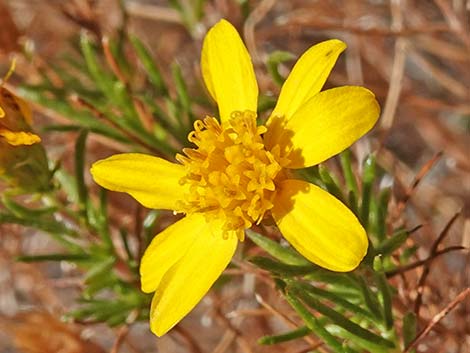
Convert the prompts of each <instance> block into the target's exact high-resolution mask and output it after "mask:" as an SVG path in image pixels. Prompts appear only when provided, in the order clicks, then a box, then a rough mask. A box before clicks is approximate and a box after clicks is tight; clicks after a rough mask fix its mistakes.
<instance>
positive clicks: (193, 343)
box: [174, 325, 202, 353]
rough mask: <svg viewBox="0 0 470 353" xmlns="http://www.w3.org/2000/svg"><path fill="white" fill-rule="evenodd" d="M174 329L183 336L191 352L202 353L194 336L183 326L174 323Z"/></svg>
mask: <svg viewBox="0 0 470 353" xmlns="http://www.w3.org/2000/svg"><path fill="white" fill-rule="evenodd" d="M174 330H175V331H176V332H177V333H178V334H179V335H180V336H181V337H182V338H183V340H184V341H185V342H186V345H187V346H188V348H189V349H190V351H191V352H192V353H202V350H201V348H200V347H199V345H198V344H197V342H196V340H195V339H194V337H193V336H192V335H191V334H190V333H189V332H188V331H186V330H185V329H184V328H183V327H181V325H176V326H175V328H174Z"/></svg>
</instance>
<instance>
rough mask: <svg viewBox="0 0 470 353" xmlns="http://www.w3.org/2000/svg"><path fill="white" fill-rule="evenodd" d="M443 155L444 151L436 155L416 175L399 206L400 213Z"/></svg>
mask: <svg viewBox="0 0 470 353" xmlns="http://www.w3.org/2000/svg"><path fill="white" fill-rule="evenodd" d="M442 155H443V152H442V151H439V152H437V153H436V154H435V155H434V157H432V158H431V159H430V160H429V161H428V162H426V163H425V164H424V166H423V167H422V168H421V169H420V170H419V172H418V174H416V176H415V178H414V180H413V182H412V183H411V185H410V186H409V187H408V189H407V190H406V191H405V196H404V198H403V200H401V201H400V202H399V203H398V205H397V211H398V213H401V211H403V209H404V208H405V205H406V204H407V202H408V200H409V199H410V197H411V195H413V192H414V191H415V189H416V188H417V187H418V185H419V183H420V182H421V180H422V179H423V178H424V177H425V176H426V174H428V173H429V171H430V170H431V169H432V167H433V166H434V165H435V164H436V162H437V161H438V160H439V159H441V157H442Z"/></svg>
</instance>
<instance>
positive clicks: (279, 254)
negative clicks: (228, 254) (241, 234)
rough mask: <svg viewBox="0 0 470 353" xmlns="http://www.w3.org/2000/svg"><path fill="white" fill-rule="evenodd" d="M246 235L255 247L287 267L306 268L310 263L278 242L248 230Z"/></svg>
mask: <svg viewBox="0 0 470 353" xmlns="http://www.w3.org/2000/svg"><path fill="white" fill-rule="evenodd" d="M246 235H247V236H248V238H250V239H251V240H252V241H253V242H254V243H255V244H256V245H258V246H259V247H260V248H262V249H263V250H265V251H266V252H267V253H268V254H269V255H271V256H272V257H274V258H276V259H278V260H279V261H282V262H284V263H286V264H288V265H297V266H308V265H310V262H309V261H308V260H306V259H305V258H303V257H302V256H301V255H299V254H298V253H297V252H296V251H295V250H294V249H292V248H290V247H285V246H282V245H281V244H279V243H278V242H276V241H274V240H271V239H269V238H267V237H265V236H263V235H261V234H259V233H256V232H254V231H252V230H250V229H247V230H246Z"/></svg>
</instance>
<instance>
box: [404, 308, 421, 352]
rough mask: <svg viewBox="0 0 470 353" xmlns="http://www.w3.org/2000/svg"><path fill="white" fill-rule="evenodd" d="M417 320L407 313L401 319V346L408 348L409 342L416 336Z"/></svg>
mask: <svg viewBox="0 0 470 353" xmlns="http://www.w3.org/2000/svg"><path fill="white" fill-rule="evenodd" d="M417 328H418V327H417V320H416V315H415V314H414V313H413V312H411V311H410V312H407V313H406V315H405V316H404V317H403V345H404V347H408V346H409V345H410V343H411V342H413V340H414V339H415V338H416V334H417Z"/></svg>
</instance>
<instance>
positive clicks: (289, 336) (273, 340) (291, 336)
mask: <svg viewBox="0 0 470 353" xmlns="http://www.w3.org/2000/svg"><path fill="white" fill-rule="evenodd" d="M311 332H312V330H310V329H309V328H308V327H307V326H302V327H299V328H298V329H296V330H292V331H289V332H286V333H283V334H280V335H273V336H264V337H261V338H260V339H259V340H258V344H263V345H272V344H277V343H281V342H287V341H292V340H295V339H297V338H301V337H304V336H307V335H308V334H310V333H311Z"/></svg>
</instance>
